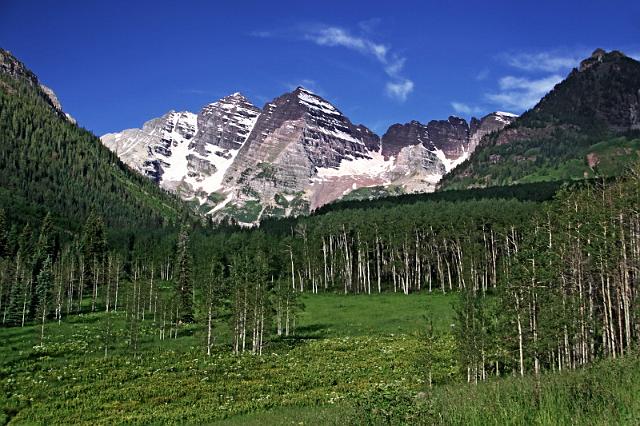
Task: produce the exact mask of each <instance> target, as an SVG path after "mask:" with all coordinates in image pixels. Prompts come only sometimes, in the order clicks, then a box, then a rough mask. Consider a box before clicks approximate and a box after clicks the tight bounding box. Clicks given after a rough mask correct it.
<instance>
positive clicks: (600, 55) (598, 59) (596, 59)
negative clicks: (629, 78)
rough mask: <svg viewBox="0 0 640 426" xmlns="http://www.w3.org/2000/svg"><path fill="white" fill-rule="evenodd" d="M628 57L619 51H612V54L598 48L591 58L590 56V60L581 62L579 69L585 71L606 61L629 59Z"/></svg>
mask: <svg viewBox="0 0 640 426" xmlns="http://www.w3.org/2000/svg"><path fill="white" fill-rule="evenodd" d="M627 57H628V56H627V55H625V54H624V53H622V52H621V51H619V50H612V51H610V52H607V51H606V50H604V49H602V48H597V49H596V50H594V51H593V53H592V54H591V56H589V57H588V58H586V59H584V60H582V61H581V62H580V67H579V68H578V70H579V71H584V70H586V69H589V68H591V67H592V66H594V65H596V64H599V63H602V62H605V61H612V60H616V59H621V58H627Z"/></svg>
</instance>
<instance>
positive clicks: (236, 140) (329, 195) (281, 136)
mask: <svg viewBox="0 0 640 426" xmlns="http://www.w3.org/2000/svg"><path fill="white" fill-rule="evenodd" d="M514 118H515V116H514V115H513V114H508V113H492V114H489V115H487V116H485V117H483V118H482V119H475V118H474V119H473V120H472V121H471V123H470V124H469V123H467V122H466V120H464V119H461V118H457V117H449V119H448V120H441V121H435V120H434V121H430V122H429V123H428V124H426V125H425V124H422V123H420V122H418V121H411V122H409V123H406V124H395V125H393V126H391V127H390V128H389V130H388V131H387V132H386V133H385V134H384V135H383V136H382V138H381V137H379V136H378V135H376V134H375V133H373V132H372V131H371V130H369V129H368V128H366V127H365V126H363V125H360V124H354V123H352V122H351V121H350V120H349V119H348V118H347V117H346V116H345V115H344V114H343V113H342V112H341V111H340V110H339V109H337V108H336V107H335V106H334V105H332V104H331V103H330V102H328V101H327V100H325V99H323V98H322V97H320V96H319V95H317V94H315V93H313V92H311V91H309V90H307V89H305V88H302V87H298V88H297V89H296V90H294V91H292V92H290V93H285V94H284V95H282V96H280V97H278V98H276V99H274V100H273V101H271V102H268V103H267V104H266V105H265V106H264V107H263V108H262V109H259V108H257V107H256V106H255V105H253V104H251V102H249V101H248V100H247V99H246V98H245V97H244V96H242V95H241V94H239V93H234V94H233V95H230V96H227V97H225V98H222V99H220V100H219V101H217V102H214V103H211V104H209V105H207V106H205V107H204V108H203V109H202V110H201V111H200V112H199V113H198V114H193V113H190V112H174V111H171V112H169V113H167V114H165V115H164V116H163V117H160V118H157V119H153V120H150V121H148V122H146V123H145V124H144V125H143V127H142V128H141V129H128V130H124V131H121V132H118V133H110V134H106V135H104V136H102V138H101V139H102V142H103V143H104V144H105V146H107V147H108V148H109V149H111V150H112V151H113V152H115V153H116V154H117V155H118V156H119V157H120V158H121V159H122V160H123V161H124V162H125V163H127V164H128V165H130V166H131V167H132V168H133V169H134V170H136V171H138V172H140V173H142V174H144V175H146V176H148V177H149V178H151V179H152V180H154V181H155V182H157V183H158V184H159V185H161V186H162V187H163V188H166V189H168V190H170V191H174V192H177V193H179V194H180V196H181V197H183V198H184V199H187V200H191V201H192V202H193V203H194V204H195V205H197V206H198V207H199V208H200V209H201V211H203V212H205V213H208V214H211V215H214V216H217V217H222V216H230V217H234V218H236V219H237V220H238V221H240V222H243V223H254V222H256V221H258V220H259V219H260V218H262V217H267V216H290V215H298V214H305V213H308V212H310V211H312V210H314V209H316V208H318V207H320V206H322V205H324V204H327V203H329V202H332V201H334V200H337V199H340V198H342V197H344V196H345V195H347V194H348V196H349V197H352V198H361V197H365V198H369V197H373V196H380V195H385V194H398V193H413V192H431V191H433V190H434V189H435V185H436V184H437V182H438V181H439V180H440V178H441V177H442V176H443V175H444V174H445V173H446V172H447V171H449V170H451V169H452V168H453V167H454V166H455V165H456V164H458V163H459V162H461V161H464V160H465V159H466V158H467V157H468V156H469V155H470V153H471V152H472V151H473V149H474V148H475V146H477V144H478V141H479V139H480V138H481V137H482V136H484V135H485V134H488V133H490V132H492V131H495V130H498V129H501V128H502V127H504V126H505V125H507V124H509V123H510V122H511V121H513V119H514Z"/></svg>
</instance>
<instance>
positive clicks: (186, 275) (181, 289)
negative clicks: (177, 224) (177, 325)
mask: <svg viewBox="0 0 640 426" xmlns="http://www.w3.org/2000/svg"><path fill="white" fill-rule="evenodd" d="M177 254H178V259H177V267H176V269H177V277H176V293H177V296H178V304H179V306H178V310H179V314H178V316H179V318H180V320H181V321H182V322H183V323H190V322H193V283H192V276H191V263H192V260H191V252H190V251H189V229H188V227H187V226H186V225H185V226H183V227H182V229H181V230H180V234H179V235H178V247H177Z"/></svg>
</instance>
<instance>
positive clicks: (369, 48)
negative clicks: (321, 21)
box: [303, 26, 414, 102]
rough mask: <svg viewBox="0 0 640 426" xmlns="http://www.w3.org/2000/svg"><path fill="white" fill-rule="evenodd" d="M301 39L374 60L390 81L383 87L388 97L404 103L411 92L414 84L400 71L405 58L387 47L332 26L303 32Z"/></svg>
mask: <svg viewBox="0 0 640 426" xmlns="http://www.w3.org/2000/svg"><path fill="white" fill-rule="evenodd" d="M303 37H304V38H305V39H306V40H309V41H312V42H313V43H315V44H317V45H319V46H328V47H344V48H347V49H350V50H353V51H355V52H358V53H360V54H361V55H364V56H369V57H372V58H374V59H375V60H376V61H377V62H378V63H380V65H382V69H383V70H384V72H385V73H386V74H387V76H389V78H390V79H391V80H390V81H388V82H387V83H386V85H385V91H386V93H387V95H388V96H390V97H391V98H393V99H396V100H398V101H400V102H404V101H405V100H406V99H407V96H408V95H409V94H410V93H411V92H412V91H413V88H414V83H413V81H412V80H410V79H408V78H406V77H404V76H403V75H402V71H403V69H404V64H405V62H406V58H405V57H404V56H401V55H399V54H397V53H396V52H393V51H391V48H390V47H389V46H388V45H385V44H382V43H377V42H374V41H372V40H370V39H369V38H367V37H363V36H357V35H354V34H352V33H351V32H349V31H348V30H346V29H344V28H340V27H334V26H320V27H316V28H312V29H309V30H307V31H305V33H304V34H303Z"/></svg>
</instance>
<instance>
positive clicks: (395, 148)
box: [381, 120, 429, 158]
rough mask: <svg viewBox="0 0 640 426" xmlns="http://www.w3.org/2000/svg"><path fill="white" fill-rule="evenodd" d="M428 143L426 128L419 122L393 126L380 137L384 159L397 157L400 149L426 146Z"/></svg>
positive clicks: (414, 121) (413, 121)
mask: <svg viewBox="0 0 640 426" xmlns="http://www.w3.org/2000/svg"><path fill="white" fill-rule="evenodd" d="M428 141H429V132H428V130H427V126H425V125H424V124H422V123H420V122H419V121H416V120H412V121H410V122H409V123H405V124H394V125H392V126H391V127H389V129H387V131H386V133H385V134H384V135H383V136H382V140H381V145H382V155H384V157H385V158H389V157H397V155H398V154H399V153H400V151H401V150H402V148H404V147H407V146H411V145H416V144H426V143H428Z"/></svg>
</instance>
